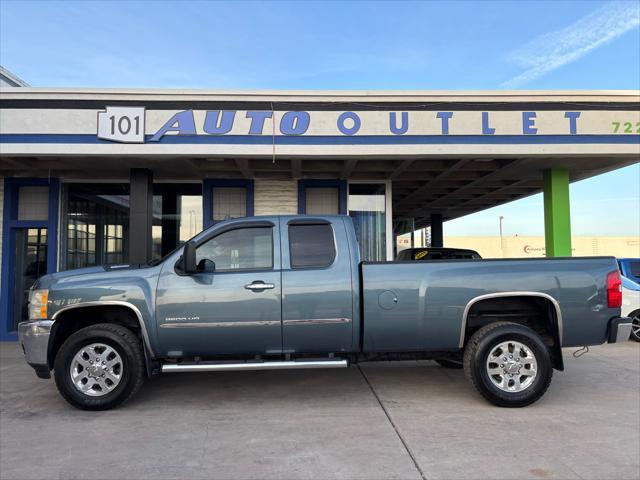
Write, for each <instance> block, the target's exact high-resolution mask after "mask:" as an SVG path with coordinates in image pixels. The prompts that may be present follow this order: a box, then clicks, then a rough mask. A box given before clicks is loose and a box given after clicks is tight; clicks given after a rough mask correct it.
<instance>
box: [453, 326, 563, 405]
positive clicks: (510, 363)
mask: <svg viewBox="0 0 640 480" xmlns="http://www.w3.org/2000/svg"><path fill="white" fill-rule="evenodd" d="M464 370H465V374H466V375H467V378H469V380H470V381H471V383H472V384H473V386H474V387H475V388H476V389H477V390H478V391H479V392H480V393H481V394H482V396H484V397H485V398H486V399H487V400H489V401H490V402H491V403H493V404H494V405H497V406H499V407H525V406H527V405H530V404H532V403H533V402H535V401H536V400H538V399H539V398H540V397H542V395H544V393H545V392H546V391H547V388H549V384H550V383H551V377H552V375H553V368H552V366H551V360H550V356H549V351H548V350H547V347H546V346H545V344H544V342H543V341H542V338H540V336H539V335H538V334H537V333H536V332H534V331H533V330H531V329H530V328H528V327H525V326H524V325H519V324H516V323H510V322H496V323H492V324H489V325H486V326H484V327H482V328H481V329H480V330H478V331H477V332H476V333H474V334H473V336H472V337H471V338H470V339H469V342H468V343H467V346H466V348H465V351H464Z"/></svg>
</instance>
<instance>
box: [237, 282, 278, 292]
mask: <svg viewBox="0 0 640 480" xmlns="http://www.w3.org/2000/svg"><path fill="white" fill-rule="evenodd" d="M244 288H246V289H247V290H253V291H258V290H271V289H272V288H276V286H275V285H274V284H273V283H264V282H260V281H256V282H253V283H250V284H248V285H245V286H244Z"/></svg>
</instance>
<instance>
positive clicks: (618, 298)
mask: <svg viewBox="0 0 640 480" xmlns="http://www.w3.org/2000/svg"><path fill="white" fill-rule="evenodd" d="M621 306H622V279H621V278H620V272H619V271H617V270H616V271H615V272H611V273H609V275H607V307H609V308H620V307H621Z"/></svg>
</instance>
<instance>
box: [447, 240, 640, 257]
mask: <svg viewBox="0 0 640 480" xmlns="http://www.w3.org/2000/svg"><path fill="white" fill-rule="evenodd" d="M571 244H572V253H573V256H576V257H582V256H598V255H605V256H608V255H611V256H614V257H640V238H637V237H578V236H575V237H572V238H571ZM444 245H445V247H457V248H471V249H473V250H476V251H477V252H478V253H480V255H482V257H484V258H530V257H543V256H544V253H545V248H544V237H541V236H540V237H503V239H502V242H501V241H500V237H445V238H444Z"/></svg>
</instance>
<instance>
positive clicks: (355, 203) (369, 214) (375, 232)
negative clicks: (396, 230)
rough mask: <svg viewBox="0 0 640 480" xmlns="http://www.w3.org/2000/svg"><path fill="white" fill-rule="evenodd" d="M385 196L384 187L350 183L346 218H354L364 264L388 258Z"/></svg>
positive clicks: (383, 185)
mask: <svg viewBox="0 0 640 480" xmlns="http://www.w3.org/2000/svg"><path fill="white" fill-rule="evenodd" d="M385 193H386V186H385V184H377V183H352V184H349V200H348V205H349V216H350V217H351V218H353V224H354V226H355V230H356V237H357V238H358V243H359V244H360V255H361V257H362V260H364V261H384V260H386V259H387V231H386V230H387V228H386V195H385Z"/></svg>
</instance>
